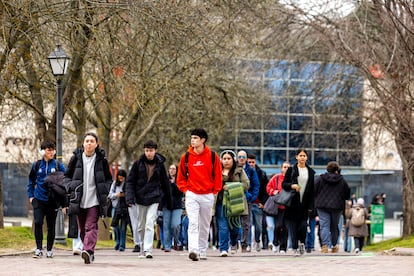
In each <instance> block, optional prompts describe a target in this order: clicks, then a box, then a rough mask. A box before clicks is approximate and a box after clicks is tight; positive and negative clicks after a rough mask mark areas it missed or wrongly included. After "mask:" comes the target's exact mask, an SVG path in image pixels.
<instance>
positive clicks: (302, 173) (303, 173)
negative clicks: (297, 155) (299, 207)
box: [298, 167, 309, 202]
mask: <svg viewBox="0 0 414 276" xmlns="http://www.w3.org/2000/svg"><path fill="white" fill-rule="evenodd" d="M298 169H299V176H298V184H299V185H300V202H302V199H303V194H304V193H305V189H306V183H308V178H309V172H308V168H307V167H304V168H299V167H298Z"/></svg>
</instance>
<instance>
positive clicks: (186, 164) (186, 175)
mask: <svg viewBox="0 0 414 276" xmlns="http://www.w3.org/2000/svg"><path fill="white" fill-rule="evenodd" d="M189 155H190V153H189V152H188V151H187V152H186V153H185V159H184V162H185V163H184V164H185V178H186V180H188V156H189Z"/></svg>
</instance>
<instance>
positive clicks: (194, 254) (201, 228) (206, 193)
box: [177, 128, 222, 261]
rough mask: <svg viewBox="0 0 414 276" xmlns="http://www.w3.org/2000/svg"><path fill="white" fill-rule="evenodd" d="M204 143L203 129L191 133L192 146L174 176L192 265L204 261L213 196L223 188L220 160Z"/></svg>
mask: <svg viewBox="0 0 414 276" xmlns="http://www.w3.org/2000/svg"><path fill="white" fill-rule="evenodd" d="M207 139H208V135H207V132H206V131H205V130H204V129H202V128H196V129H194V130H192V131H191V145H190V146H189V149H188V154H187V153H184V154H183V155H182V156H181V159H180V165H179V167H178V175H177V187H178V188H179V189H180V191H182V192H183V193H184V194H185V207H186V210H187V216H188V220H189V225H188V252H189V255H188V257H189V258H190V259H191V260H193V261H198V259H199V258H200V259H202V260H206V259H207V248H208V234H209V230H210V222H211V215H212V210H213V205H214V196H215V195H216V194H217V193H218V192H219V191H220V190H221V188H222V182H221V180H222V179H221V178H222V175H221V173H222V172H221V164H220V158H219V157H218V155H217V153H212V151H211V150H210V148H209V147H208V146H207V145H206V142H207ZM186 159H188V160H186Z"/></svg>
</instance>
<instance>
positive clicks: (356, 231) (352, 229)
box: [349, 204, 368, 237]
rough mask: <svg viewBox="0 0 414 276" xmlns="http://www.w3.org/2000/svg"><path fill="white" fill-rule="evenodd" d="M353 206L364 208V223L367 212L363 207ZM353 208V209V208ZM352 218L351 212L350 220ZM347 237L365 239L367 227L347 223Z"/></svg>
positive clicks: (365, 225) (366, 218)
mask: <svg viewBox="0 0 414 276" xmlns="http://www.w3.org/2000/svg"><path fill="white" fill-rule="evenodd" d="M354 206H360V207H363V208H364V213H365V221H367V220H368V210H367V208H365V206H364V205H361V204H355V205H354ZM354 206H353V207H354ZM351 218H352V212H351V216H350V219H351ZM349 235H350V236H352V237H367V236H368V226H367V224H366V223H364V224H362V225H361V226H354V225H352V223H349Z"/></svg>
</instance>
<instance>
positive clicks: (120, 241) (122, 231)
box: [112, 208, 128, 249]
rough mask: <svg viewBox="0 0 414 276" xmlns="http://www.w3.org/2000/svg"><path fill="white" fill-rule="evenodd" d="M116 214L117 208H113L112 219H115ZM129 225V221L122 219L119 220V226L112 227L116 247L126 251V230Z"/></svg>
mask: <svg viewBox="0 0 414 276" xmlns="http://www.w3.org/2000/svg"><path fill="white" fill-rule="evenodd" d="M114 214H115V208H112V219H113V218H114ZM127 225H128V219H126V218H121V219H120V220H119V224H118V226H115V227H114V226H112V230H113V232H114V239H115V245H116V246H117V247H118V248H119V249H121V248H122V249H125V243H126V229H127Z"/></svg>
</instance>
